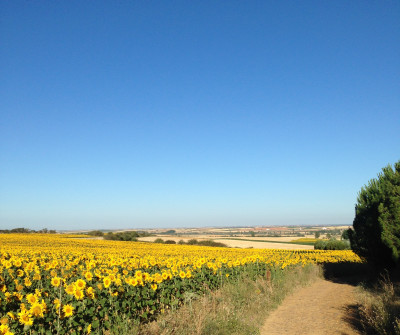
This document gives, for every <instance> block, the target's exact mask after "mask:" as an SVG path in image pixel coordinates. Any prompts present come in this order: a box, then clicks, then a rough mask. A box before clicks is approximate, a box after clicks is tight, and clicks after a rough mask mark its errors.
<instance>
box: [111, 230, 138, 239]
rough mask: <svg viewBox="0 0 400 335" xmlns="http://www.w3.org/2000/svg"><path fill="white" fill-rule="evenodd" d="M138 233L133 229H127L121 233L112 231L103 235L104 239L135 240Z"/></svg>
mask: <svg viewBox="0 0 400 335" xmlns="http://www.w3.org/2000/svg"><path fill="white" fill-rule="evenodd" d="M139 236H140V235H139V234H138V233H137V232H135V231H127V232H123V233H112V232H109V233H107V234H106V235H105V236H104V239H105V240H114V241H137V238H138V237H139Z"/></svg>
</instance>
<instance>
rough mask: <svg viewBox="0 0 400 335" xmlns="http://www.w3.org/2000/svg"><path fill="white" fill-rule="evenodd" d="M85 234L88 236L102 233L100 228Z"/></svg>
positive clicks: (102, 234) (101, 234)
mask: <svg viewBox="0 0 400 335" xmlns="http://www.w3.org/2000/svg"><path fill="white" fill-rule="evenodd" d="M87 234H88V235H90V236H104V233H103V232H102V231H101V230H92V231H90V232H88V233H87Z"/></svg>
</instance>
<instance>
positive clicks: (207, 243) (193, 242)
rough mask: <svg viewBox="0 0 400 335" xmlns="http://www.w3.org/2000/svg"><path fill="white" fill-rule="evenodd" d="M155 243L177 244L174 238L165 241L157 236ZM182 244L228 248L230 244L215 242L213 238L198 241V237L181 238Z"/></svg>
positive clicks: (180, 242)
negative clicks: (185, 239)
mask: <svg viewBox="0 0 400 335" xmlns="http://www.w3.org/2000/svg"><path fill="white" fill-rule="evenodd" d="M154 243H163V244H177V243H176V242H175V241H174V240H166V241H164V240H163V239H162V238H157V239H155V240H154ZM178 244H180V245H185V244H186V245H200V246H203V247H219V248H227V247H228V246H227V245H226V244H225V243H221V242H215V241H213V240H201V241H198V240H196V239H191V240H189V241H187V242H185V241H184V240H180V241H179V242H178Z"/></svg>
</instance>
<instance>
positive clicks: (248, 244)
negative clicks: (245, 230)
mask: <svg viewBox="0 0 400 335" xmlns="http://www.w3.org/2000/svg"><path fill="white" fill-rule="evenodd" d="M157 238H162V239H163V240H173V241H175V242H179V241H180V240H183V241H184V242H187V241H189V240H191V239H197V240H198V241H201V240H210V239H212V240H213V241H215V242H222V243H224V244H226V245H227V246H228V247H231V248H255V249H256V248H257V249H288V250H294V249H298V250H299V249H301V250H313V249H314V246H312V245H301V244H290V243H273V242H259V240H261V239H262V238H257V237H255V238H251V237H250V238H249V237H246V239H249V240H250V239H252V240H253V241H254V242H252V241H245V240H239V239H232V240H229V239H226V237H225V238H216V237H215V236H211V235H200V236H196V235H194V236H189V237H187V236H185V237H179V236H148V237H140V238H139V241H146V242H153V241H155V240H156V239H157ZM263 239H264V240H265V239H268V240H273V241H274V240H276V241H277V242H288V241H291V240H293V239H296V238H293V237H278V238H274V237H272V238H265V237H264V238H263Z"/></svg>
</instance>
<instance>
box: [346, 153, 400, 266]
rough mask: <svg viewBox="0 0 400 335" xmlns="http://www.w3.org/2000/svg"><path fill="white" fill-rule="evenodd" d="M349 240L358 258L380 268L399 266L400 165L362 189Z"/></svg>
mask: <svg viewBox="0 0 400 335" xmlns="http://www.w3.org/2000/svg"><path fill="white" fill-rule="evenodd" d="M349 237H350V242H351V247H352V249H353V250H354V251H355V252H356V253H357V254H359V255H360V256H363V257H365V258H367V259H368V260H370V261H373V262H374V263H376V264H378V265H382V266H392V265H395V264H398V263H399V262H400V254H399V253H400V161H398V162H396V163H395V164H394V168H392V166H390V165H388V166H387V167H385V168H383V169H382V172H381V173H380V174H379V175H378V178H377V179H372V180H370V181H369V183H368V185H365V186H364V187H362V188H361V191H360V192H359V194H358V198H357V205H356V216H355V218H354V221H353V230H350V231H349Z"/></svg>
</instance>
